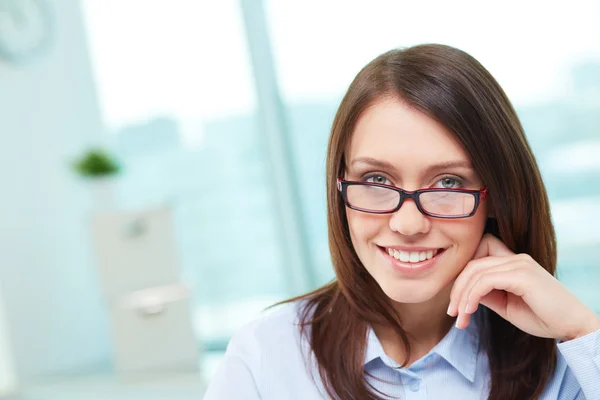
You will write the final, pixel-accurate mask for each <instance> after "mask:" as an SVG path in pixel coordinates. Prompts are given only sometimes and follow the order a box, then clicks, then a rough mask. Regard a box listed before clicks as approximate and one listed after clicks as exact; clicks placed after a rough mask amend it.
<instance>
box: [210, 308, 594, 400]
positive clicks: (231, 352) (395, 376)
mask: <svg viewBox="0 0 600 400" xmlns="http://www.w3.org/2000/svg"><path fill="white" fill-rule="evenodd" d="M298 306H299V304H298V303H295V304H286V305H284V306H280V307H278V308H277V309H275V310H274V311H272V312H271V313H270V314H268V315H265V316H263V317H261V318H260V319H259V320H257V321H255V322H253V323H251V324H250V325H248V326H246V327H245V328H244V329H242V330H241V331H240V332H238V333H237V334H236V335H235V336H234V337H233V338H232V340H231V341H230V343H229V346H228V347H227V352H226V353H225V357H224V359H223V361H222V363H221V365H220V366H219V368H218V369H217V371H216V373H215V375H214V376H213V378H212V380H211V383H210V385H209V388H208V391H207V392H206V395H205V397H204V400H258V399H261V400H317V399H327V398H329V397H328V396H326V395H325V391H324V389H323V385H322V382H321V380H320V378H319V373H318V371H317V369H316V364H315V362H314V358H311V359H310V361H309V362H305V359H306V358H305V356H306V354H311V353H310V348H309V346H308V342H307V341H306V340H305V339H304V338H302V337H301V336H300V333H299V330H298V326H297V323H298ZM557 346H558V350H559V351H558V365H557V368H556V372H555V374H554V376H553V377H552V378H551V380H550V382H549V384H548V386H547V387H546V390H545V392H544V393H543V395H542V397H541V400H556V399H559V400H571V399H581V400H583V399H587V400H600V331H598V332H595V333H592V334H589V335H587V336H584V337H582V338H579V339H576V340H571V341H568V342H564V343H559V344H557ZM364 365H365V372H369V373H370V374H372V375H373V376H374V377H375V378H378V379H373V378H368V379H369V381H370V382H371V383H372V384H373V385H374V386H375V387H376V388H377V389H379V390H381V391H382V392H384V393H386V394H387V395H390V396H393V397H395V398H401V399H407V400H413V399H414V400H417V399H419V400H421V399H460V400H469V399H487V394H488V393H489V386H488V385H489V365H488V360H487V355H486V353H485V351H484V350H483V349H482V348H481V347H480V346H479V336H478V331H477V323H476V318H474V319H473V320H472V322H471V323H470V324H469V326H468V327H467V328H466V329H464V330H460V329H457V328H455V327H453V328H452V329H450V331H449V332H448V333H447V334H446V336H445V337H444V338H443V339H442V340H441V341H440V342H439V343H438V344H437V345H436V346H435V347H434V348H433V349H431V351H430V352H429V353H428V354H426V355H425V356H423V357H422V358H421V359H419V360H417V361H416V362H414V363H413V364H412V365H411V366H410V367H408V368H400V366H399V365H398V364H397V363H396V362H395V361H394V360H392V359H391V358H390V357H388V356H387V355H386V354H385V352H384V351H383V348H382V346H381V343H380V342H379V340H378V339H377V336H376V335H375V333H374V332H373V331H372V330H370V332H369V336H368V342H367V348H366V352H365V363H364ZM313 377H314V380H313ZM382 381H385V382H382Z"/></svg>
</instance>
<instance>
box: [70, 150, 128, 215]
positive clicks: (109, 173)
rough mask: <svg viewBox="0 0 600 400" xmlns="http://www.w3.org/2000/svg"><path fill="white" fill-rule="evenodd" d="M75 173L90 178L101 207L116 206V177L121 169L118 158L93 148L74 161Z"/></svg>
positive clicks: (95, 196) (97, 201) (98, 204)
mask: <svg viewBox="0 0 600 400" xmlns="http://www.w3.org/2000/svg"><path fill="white" fill-rule="evenodd" d="M72 167H73V170H74V171H75V173H76V174H77V175H79V176H81V177H83V178H84V179H86V180H88V181H89V182H90V183H91V185H92V190H93V191H94V198H95V202H96V203H97V204H96V205H97V206H98V207H99V208H108V209H110V208H113V207H114V201H113V199H114V192H115V190H114V189H115V188H114V186H115V185H114V183H115V177H116V176H117V175H118V174H119V172H120V171H121V166H120V165H119V163H118V162H117V160H116V159H115V158H114V157H113V156H112V155H110V154H109V153H108V152H107V151H106V150H104V149H101V148H92V149H89V150H87V151H86V152H85V153H84V154H83V155H82V156H81V157H80V158H79V159H77V160H75V162H74V163H73V166H72Z"/></svg>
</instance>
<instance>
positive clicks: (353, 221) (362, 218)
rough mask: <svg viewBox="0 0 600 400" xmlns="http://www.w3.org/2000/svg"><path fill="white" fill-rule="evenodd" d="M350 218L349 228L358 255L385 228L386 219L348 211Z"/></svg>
mask: <svg viewBox="0 0 600 400" xmlns="http://www.w3.org/2000/svg"><path fill="white" fill-rule="evenodd" d="M346 215H347V218H348V228H349V229H350V238H351V239H352V244H353V245H354V248H355V249H356V251H357V253H359V252H360V248H361V247H364V246H366V245H367V242H368V241H369V240H370V239H371V238H373V237H375V236H376V235H377V233H378V232H380V231H381V229H382V228H383V227H385V224H386V222H385V218H382V217H381V216H376V215H372V214H367V213H363V212H360V211H356V210H352V209H348V210H347V211H346Z"/></svg>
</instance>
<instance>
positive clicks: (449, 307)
mask: <svg viewBox="0 0 600 400" xmlns="http://www.w3.org/2000/svg"><path fill="white" fill-rule="evenodd" d="M451 308H452V304H450V305H449V306H448V311H446V314H448V315H449V316H452V314H450V309H451Z"/></svg>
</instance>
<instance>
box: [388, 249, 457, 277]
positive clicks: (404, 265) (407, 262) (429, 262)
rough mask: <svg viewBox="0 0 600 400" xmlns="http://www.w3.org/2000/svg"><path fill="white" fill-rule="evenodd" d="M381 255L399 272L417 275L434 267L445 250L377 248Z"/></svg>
mask: <svg viewBox="0 0 600 400" xmlns="http://www.w3.org/2000/svg"><path fill="white" fill-rule="evenodd" d="M377 247H378V248H379V250H380V253H381V255H382V256H383V257H384V258H385V259H386V260H387V261H388V262H389V263H390V264H391V266H392V267H393V268H394V269H395V270H396V271H399V272H403V273H417V272H421V271H424V270H427V269H429V268H430V267H432V266H434V265H435V264H436V262H437V260H438V259H439V258H440V257H441V256H442V255H443V254H444V252H445V250H446V249H445V248H439V249H414V250H411V251H406V250H408V249H406V250H399V249H395V248H391V247H381V246H377Z"/></svg>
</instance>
